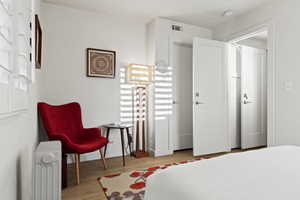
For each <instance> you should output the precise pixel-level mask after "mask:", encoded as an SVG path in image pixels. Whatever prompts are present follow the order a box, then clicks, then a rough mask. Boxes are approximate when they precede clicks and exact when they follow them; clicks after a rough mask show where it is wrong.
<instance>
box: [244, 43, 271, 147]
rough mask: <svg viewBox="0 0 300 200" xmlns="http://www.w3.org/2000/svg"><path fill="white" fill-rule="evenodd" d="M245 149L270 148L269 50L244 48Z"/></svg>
mask: <svg viewBox="0 0 300 200" xmlns="http://www.w3.org/2000/svg"><path fill="white" fill-rule="evenodd" d="M239 51H240V53H239V55H240V58H241V59H240V60H241V87H242V92H241V95H242V97H241V112H242V113H241V117H242V120H241V123H242V124H241V129H242V149H248V148H253V147H259V146H266V145H267V130H266V127H267V126H266V123H267V106H266V104H267V101H266V100H267V92H266V88H267V87H266V57H267V53H266V50H262V49H256V48H252V47H246V46H242V47H241V48H240V50H239Z"/></svg>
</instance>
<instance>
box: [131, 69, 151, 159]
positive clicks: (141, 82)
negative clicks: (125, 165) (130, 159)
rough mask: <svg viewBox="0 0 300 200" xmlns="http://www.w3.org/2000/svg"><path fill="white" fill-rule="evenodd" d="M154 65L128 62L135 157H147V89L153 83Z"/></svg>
mask: <svg viewBox="0 0 300 200" xmlns="http://www.w3.org/2000/svg"><path fill="white" fill-rule="evenodd" d="M153 70H154V67H153V66H148V65H138V64H130V65H129V66H128V69H127V81H128V83H131V84H134V85H135V86H134V87H133V88H132V109H133V111H132V112H133V122H134V123H135V130H136V131H135V151H134V153H133V154H134V156H135V157H137V158H142V157H147V156H149V153H148V151H147V150H148V145H147V141H146V138H148V137H147V136H148V132H147V130H148V128H147V127H148V102H149V101H148V98H149V95H148V89H149V85H150V84H152V83H153V73H154V71H153Z"/></svg>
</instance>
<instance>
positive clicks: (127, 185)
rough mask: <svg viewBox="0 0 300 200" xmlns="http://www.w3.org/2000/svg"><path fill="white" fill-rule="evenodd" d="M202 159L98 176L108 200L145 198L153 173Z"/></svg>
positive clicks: (139, 199)
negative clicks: (147, 185)
mask: <svg viewBox="0 0 300 200" xmlns="http://www.w3.org/2000/svg"><path fill="white" fill-rule="evenodd" d="M202 159H203V158H199V159H195V160H191V161H183V162H179V163H173V164H167V165H163V166H157V167H150V168H148V169H144V170H140V171H133V172H126V173H119V174H112V175H109V176H103V177H100V178H98V182H99V183H100V185H101V187H102V190H103V191H104V193H105V195H106V197H107V199H108V200H143V199H144V194H145V186H146V181H147V178H148V177H149V176H151V175H152V174H153V173H155V172H157V171H159V170H164V169H167V168H168V167H171V166H174V165H180V164H186V163H190V162H195V161H199V160H202Z"/></svg>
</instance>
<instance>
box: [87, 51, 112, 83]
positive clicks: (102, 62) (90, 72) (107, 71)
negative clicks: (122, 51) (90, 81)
mask: <svg viewBox="0 0 300 200" xmlns="http://www.w3.org/2000/svg"><path fill="white" fill-rule="evenodd" d="M115 74H116V52H115V51H108V50H102V49H92V48H88V49H87V76H88V77H102V78H115Z"/></svg>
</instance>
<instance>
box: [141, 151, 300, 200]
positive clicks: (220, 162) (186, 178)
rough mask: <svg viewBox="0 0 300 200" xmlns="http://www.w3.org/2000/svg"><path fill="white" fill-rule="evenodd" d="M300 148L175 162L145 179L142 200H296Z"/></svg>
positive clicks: (299, 192)
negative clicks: (179, 163) (184, 162)
mask: <svg viewBox="0 0 300 200" xmlns="http://www.w3.org/2000/svg"><path fill="white" fill-rule="evenodd" d="M299 199H300V147H296V146H282V147H273V148H268V149H262V150H256V151H249V152H243V153H233V154H227V155H225V156H221V157H217V158H212V159H207V160H201V161H198V162H192V163H188V164H185V165H177V166H173V167H170V168H168V169H166V170H162V171H159V172H157V173H155V174H154V175H152V176H150V177H149V178H148V179H147V185H146V193H145V200H299Z"/></svg>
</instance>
